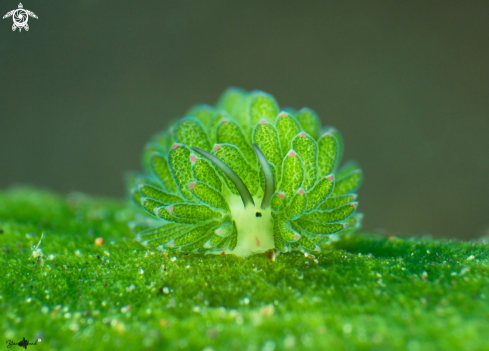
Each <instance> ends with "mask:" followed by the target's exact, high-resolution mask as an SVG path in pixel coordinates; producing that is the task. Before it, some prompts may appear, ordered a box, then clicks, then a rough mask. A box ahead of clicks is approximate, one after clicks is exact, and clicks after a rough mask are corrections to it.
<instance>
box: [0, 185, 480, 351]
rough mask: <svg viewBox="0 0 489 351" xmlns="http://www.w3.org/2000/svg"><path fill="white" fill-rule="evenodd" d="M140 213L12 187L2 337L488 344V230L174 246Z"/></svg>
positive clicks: (172, 344) (0, 260)
mask: <svg viewBox="0 0 489 351" xmlns="http://www.w3.org/2000/svg"><path fill="white" fill-rule="evenodd" d="M367 212H368V211H367ZM133 216H134V214H133V212H132V210H131V209H130V208H128V207H127V205H126V203H125V202H121V201H116V200H111V199H101V198H92V197H89V196H86V195H83V194H79V193H74V194H70V195H68V196H66V197H60V196H58V195H55V194H53V193H50V192H47V191H41V190H36V189H30V188H13V189H11V190H7V191H3V192H0V232H1V234H0V246H1V251H0V276H1V277H2V279H1V280H0V335H1V336H2V338H3V340H2V342H4V343H6V342H7V341H8V340H12V341H13V342H19V341H21V340H22V338H23V337H25V338H26V339H27V340H29V341H30V342H34V340H37V339H40V340H41V341H40V342H38V344H37V345H36V346H29V347H30V348H32V349H33V350H88V349H90V350H102V349H119V348H121V349H127V350H133V349H168V350H180V349H182V350H185V349H189V350H206V351H211V350H287V349H303V350H394V349H406V350H410V351H416V350H420V351H421V350H488V349H489V346H488V345H489V344H488V342H489V337H488V335H489V272H488V269H489V264H488V257H489V252H488V251H489V248H488V245H487V242H484V241H479V242H457V241H448V240H447V241H437V240H433V239H430V238H412V239H402V238H396V237H381V236H376V235H371V234H367V233H356V234H348V235H345V236H343V237H336V238H335V239H336V240H335V241H333V242H332V243H330V244H327V245H326V246H324V247H323V251H322V252H321V253H320V254H318V255H316V256H315V257H313V256H305V255H304V254H302V253H299V252H295V253H288V254H282V255H279V256H277V257H276V258H275V260H272V259H270V258H267V257H266V256H265V255H264V254H261V255H255V256H251V257H249V258H247V259H243V258H238V257H235V256H233V255H225V256H211V255H207V256H205V255H182V254H169V255H166V254H163V253H161V252H153V251H148V250H146V249H144V248H143V247H141V246H139V244H137V243H136V242H134V241H133V240H132V234H131V233H130V231H129V230H128V229H127V226H126V223H127V221H129V220H131V219H132V218H133ZM41 236H42V241H41V243H40V244H39V241H40V239H41ZM96 238H103V239H104V241H105V243H104V244H103V245H96V243H95V242H96ZM38 244H39V245H38ZM4 345H7V344H4Z"/></svg>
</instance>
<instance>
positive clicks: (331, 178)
mask: <svg viewBox="0 0 489 351" xmlns="http://www.w3.org/2000/svg"><path fill="white" fill-rule="evenodd" d="M326 178H328V179H329V180H331V181H333V180H334V175H333V174H331V175H329V176H327V177H326Z"/></svg>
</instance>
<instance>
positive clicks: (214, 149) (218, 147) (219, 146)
mask: <svg viewBox="0 0 489 351" xmlns="http://www.w3.org/2000/svg"><path fill="white" fill-rule="evenodd" d="M220 148H221V145H216V146H214V148H213V149H212V151H216V150H219V149H220Z"/></svg>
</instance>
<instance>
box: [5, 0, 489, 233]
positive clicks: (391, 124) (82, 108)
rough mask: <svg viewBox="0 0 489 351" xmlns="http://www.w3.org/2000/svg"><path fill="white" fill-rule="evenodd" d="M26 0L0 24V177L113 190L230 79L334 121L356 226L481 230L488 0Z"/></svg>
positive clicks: (118, 192)
mask: <svg viewBox="0 0 489 351" xmlns="http://www.w3.org/2000/svg"><path fill="white" fill-rule="evenodd" d="M17 5H18V3H17V1H10V0H9V1H2V2H1V3H0V12H1V15H2V16H3V15H4V14H5V13H7V12H8V11H10V10H12V9H15V8H17ZM23 5H24V8H26V9H28V10H30V11H33V12H34V13H35V14H36V15H37V16H38V17H39V19H33V18H31V19H30V20H29V25H30V30H29V32H25V31H22V32H21V33H19V32H18V31H16V32H12V30H11V27H12V19H11V18H8V19H4V20H2V21H0V68H1V69H0V90H1V92H0V188H6V187H8V186H11V185H13V184H18V183H21V184H25V183H28V184H33V185H36V186H41V187H47V188H50V189H53V190H55V191H58V192H62V193H66V192H71V191H83V192H87V193H90V194H99V195H107V196H116V197H123V196H124V194H125V191H124V186H123V182H122V178H123V174H124V172H125V171H126V170H130V169H139V168H140V165H139V156H140V152H141V150H142V148H143V145H144V143H145V142H146V141H147V140H148V139H149V138H150V137H151V135H152V134H154V133H155V132H157V131H160V130H162V129H164V128H165V126H166V124H167V123H168V121H170V120H172V119H173V118H176V117H180V116H181V115H182V114H183V113H184V112H185V111H186V110H187V109H188V108H189V107H190V106H191V105H193V104H195V103H209V104H214V103H215V101H216V100H217V98H218V96H219V95H220V93H221V92H222V91H224V89H225V88H227V87H228V86H231V85H234V86H239V87H242V88H245V89H248V90H252V89H260V90H264V91H266V92H269V93H271V94H273V95H274V96H275V97H276V99H277V100H278V102H279V104H280V105H281V106H292V107H296V108H300V107H303V106H308V107H311V108H313V109H314V110H316V111H317V112H318V114H319V115H320V117H321V119H322V122H323V124H327V125H333V126H335V127H337V128H338V129H339V130H340V132H341V133H342V134H343V136H344V138H345V144H346V153H345V159H356V160H357V161H359V162H360V164H361V165H362V167H363V169H364V172H365V182H364V184H363V186H362V188H361V189H360V191H359V194H360V197H359V200H360V211H361V212H364V213H365V222H364V228H365V229H367V230H373V231H378V232H381V233H389V234H396V235H423V234H431V235H433V236H434V237H455V238H475V237H478V236H481V235H487V234H488V233H489V214H488V208H489V182H488V179H489V176H488V175H489V157H488V156H489V35H488V33H489V20H488V18H489V3H488V2H487V1H480V2H477V1H470V2H462V1H382V2H379V1H342V2H339V1H336V2H326V1H323V2H305V1H302V2H299V1H294V2H292V1H289V2H278V1H277V2H271V1H207V0H205V1H203V0H199V1H179V2H174V1H132V2H128V1H125V2H120V1H96V0H91V1H87V0H85V1H43V2H41V1H25V2H23Z"/></svg>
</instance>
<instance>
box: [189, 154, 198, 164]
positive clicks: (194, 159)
mask: <svg viewBox="0 0 489 351" xmlns="http://www.w3.org/2000/svg"><path fill="white" fill-rule="evenodd" d="M195 161H197V156H195V155H190V162H193V163H195Z"/></svg>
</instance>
